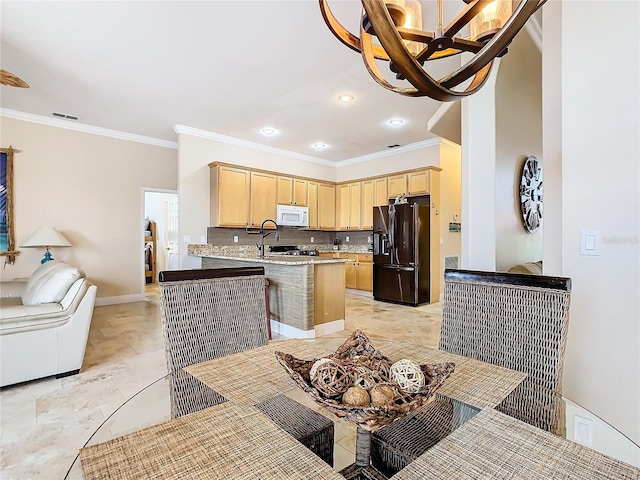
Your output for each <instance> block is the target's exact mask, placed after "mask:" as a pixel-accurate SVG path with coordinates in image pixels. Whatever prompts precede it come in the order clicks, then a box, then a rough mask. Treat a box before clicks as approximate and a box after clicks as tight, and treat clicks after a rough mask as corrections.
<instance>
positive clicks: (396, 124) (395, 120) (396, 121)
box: [389, 118, 404, 127]
mask: <svg viewBox="0 0 640 480" xmlns="http://www.w3.org/2000/svg"><path fill="white" fill-rule="evenodd" d="M403 123H404V120H402V119H401V118H392V119H391V120H389V125H391V126H392V127H399V126H400V125H402V124H403Z"/></svg>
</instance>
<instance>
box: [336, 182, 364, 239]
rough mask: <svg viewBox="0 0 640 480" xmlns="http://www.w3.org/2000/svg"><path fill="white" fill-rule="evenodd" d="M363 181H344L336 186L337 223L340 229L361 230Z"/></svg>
mask: <svg viewBox="0 0 640 480" xmlns="http://www.w3.org/2000/svg"><path fill="white" fill-rule="evenodd" d="M361 192H362V183H361V182H352V183H342V184H340V185H338V186H337V187H336V225H337V228H338V229H339V230H360V222H361V218H362V210H361V209H362V198H361V195H362V193H361Z"/></svg>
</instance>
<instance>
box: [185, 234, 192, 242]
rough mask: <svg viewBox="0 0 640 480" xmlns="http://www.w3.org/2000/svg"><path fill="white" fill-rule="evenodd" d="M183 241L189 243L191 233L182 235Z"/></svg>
mask: <svg viewBox="0 0 640 480" xmlns="http://www.w3.org/2000/svg"><path fill="white" fill-rule="evenodd" d="M184 243H191V235H185V236H184Z"/></svg>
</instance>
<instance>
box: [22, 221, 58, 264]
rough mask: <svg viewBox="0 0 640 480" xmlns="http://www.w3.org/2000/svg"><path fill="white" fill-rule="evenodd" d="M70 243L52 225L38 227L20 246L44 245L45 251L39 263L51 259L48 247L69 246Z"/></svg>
mask: <svg viewBox="0 0 640 480" xmlns="http://www.w3.org/2000/svg"><path fill="white" fill-rule="evenodd" d="M70 246H71V244H70V243H69V241H68V240H67V239H66V238H64V236H62V234H61V233H60V232H58V231H57V230H56V229H55V228H53V227H40V228H38V229H37V230H36V231H35V232H33V233H32V234H31V236H30V237H29V238H27V239H26V240H25V241H24V242H22V245H20V247H21V248H22V247H24V248H31V247H44V248H46V249H47V251H46V252H45V254H44V258H43V259H42V260H41V261H40V263H47V262H48V261H49V260H53V257H52V256H51V252H49V247H70Z"/></svg>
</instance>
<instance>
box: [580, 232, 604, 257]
mask: <svg viewBox="0 0 640 480" xmlns="http://www.w3.org/2000/svg"><path fill="white" fill-rule="evenodd" d="M580 255H594V256H597V255H600V232H599V231H598V230H582V231H581V232H580Z"/></svg>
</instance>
